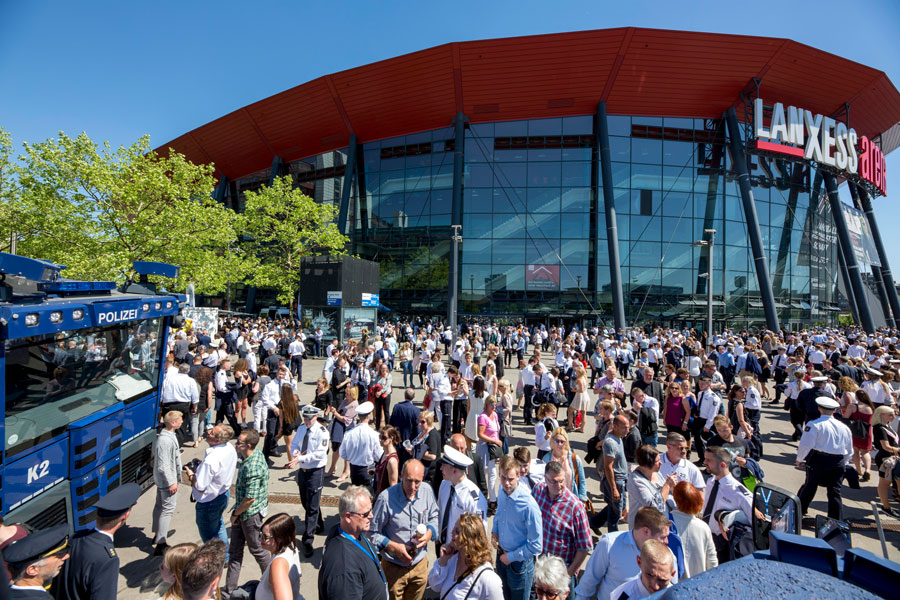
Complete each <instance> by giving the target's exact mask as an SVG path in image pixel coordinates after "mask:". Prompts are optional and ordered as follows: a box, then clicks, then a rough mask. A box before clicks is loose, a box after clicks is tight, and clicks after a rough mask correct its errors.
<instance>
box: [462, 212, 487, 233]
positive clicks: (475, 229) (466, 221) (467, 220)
mask: <svg viewBox="0 0 900 600" xmlns="http://www.w3.org/2000/svg"><path fill="white" fill-rule="evenodd" d="M462 226H463V230H462V235H463V236H464V237H463V239H466V238H489V237H491V230H492V229H493V227H492V224H491V216H490V215H481V214H474V213H467V214H465V215H463V220H462Z"/></svg>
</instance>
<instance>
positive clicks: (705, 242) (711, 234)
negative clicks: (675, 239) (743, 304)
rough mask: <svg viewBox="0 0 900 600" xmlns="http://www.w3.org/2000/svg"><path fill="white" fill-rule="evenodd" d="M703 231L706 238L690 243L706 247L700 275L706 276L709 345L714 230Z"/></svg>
mask: <svg viewBox="0 0 900 600" xmlns="http://www.w3.org/2000/svg"><path fill="white" fill-rule="evenodd" d="M703 233H704V234H705V235H706V236H707V238H708V239H705V240H699V241H697V242H695V243H693V244H691V245H692V246H695V247H703V246H705V247H706V249H707V258H706V273H701V274H700V277H706V339H707V345H711V344H712V339H713V338H712V335H713V330H712V329H713V249H714V248H715V246H716V243H715V240H716V230H715V229H704V230H703Z"/></svg>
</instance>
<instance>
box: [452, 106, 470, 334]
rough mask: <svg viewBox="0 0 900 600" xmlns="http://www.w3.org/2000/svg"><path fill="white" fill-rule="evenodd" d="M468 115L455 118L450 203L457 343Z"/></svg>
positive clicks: (460, 113)
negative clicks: (460, 247) (460, 248)
mask: <svg viewBox="0 0 900 600" xmlns="http://www.w3.org/2000/svg"><path fill="white" fill-rule="evenodd" d="M467 120H468V119H466V115H465V114H463V113H462V112H458V113H456V118H455V119H454V120H453V126H454V130H455V132H456V139H455V143H454V146H453V196H452V200H451V204H450V280H449V281H448V285H447V287H448V294H447V321H448V322H449V324H450V331H451V333H452V334H453V343H454V344H455V343H456V337H457V335H458V334H457V331H456V314H457V309H458V306H459V242H460V240H461V239H462V238H461V236H460V232H461V230H462V196H463V177H464V176H465V163H464V159H465V144H466V121H467Z"/></svg>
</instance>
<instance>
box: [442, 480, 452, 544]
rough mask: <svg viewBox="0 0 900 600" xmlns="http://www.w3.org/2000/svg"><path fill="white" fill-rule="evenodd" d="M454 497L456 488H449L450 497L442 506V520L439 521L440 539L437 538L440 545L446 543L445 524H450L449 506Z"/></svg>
mask: <svg viewBox="0 0 900 600" xmlns="http://www.w3.org/2000/svg"><path fill="white" fill-rule="evenodd" d="M455 495H456V488H455V487H453V486H452V485H451V486H450V495H449V496H447V504H445V505H444V518H443V519H441V537H440V538H438V539H439V540H440V542H441V543H442V544H446V543H447V541H448V540H447V524H448V523H449V522H450V505H451V504H452V503H453V496H455Z"/></svg>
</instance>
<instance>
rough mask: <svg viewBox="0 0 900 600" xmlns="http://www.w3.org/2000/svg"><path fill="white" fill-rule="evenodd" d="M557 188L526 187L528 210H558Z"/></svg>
mask: <svg viewBox="0 0 900 600" xmlns="http://www.w3.org/2000/svg"><path fill="white" fill-rule="evenodd" d="M559 207H560V203H559V190H558V189H554V188H528V212H529V213H534V212H552V213H558V212H559V210H560V209H559Z"/></svg>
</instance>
